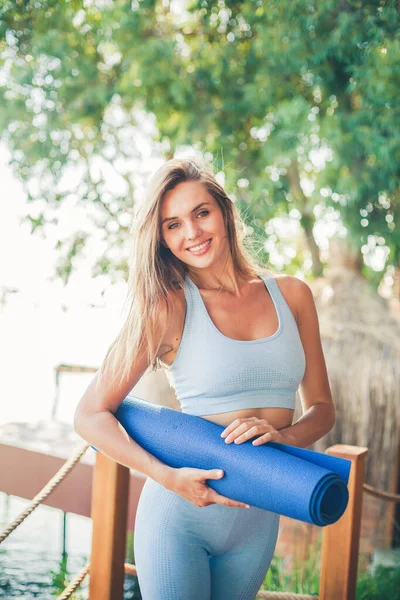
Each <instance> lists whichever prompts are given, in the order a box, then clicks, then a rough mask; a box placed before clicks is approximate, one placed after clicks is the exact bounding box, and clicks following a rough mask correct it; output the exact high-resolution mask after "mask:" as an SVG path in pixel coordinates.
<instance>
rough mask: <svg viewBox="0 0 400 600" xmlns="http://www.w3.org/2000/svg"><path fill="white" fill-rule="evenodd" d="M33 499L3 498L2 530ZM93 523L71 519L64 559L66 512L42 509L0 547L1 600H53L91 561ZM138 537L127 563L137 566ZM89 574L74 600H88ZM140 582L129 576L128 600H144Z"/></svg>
mask: <svg viewBox="0 0 400 600" xmlns="http://www.w3.org/2000/svg"><path fill="white" fill-rule="evenodd" d="M28 504H29V501H28V500H24V499H22V498H17V497H16V496H12V497H7V495H6V494H4V493H1V494H0V517H1V518H0V520H1V528H2V529H4V527H5V526H6V525H7V524H8V523H10V522H11V521H12V520H13V519H14V518H15V517H17V516H18V515H19V514H20V513H21V512H22V511H23V510H24V509H25V508H26V506H27V505H28ZM91 537H92V521H91V519H89V518H87V517H81V516H79V515H74V514H72V513H68V514H67V536H66V551H67V554H66V556H64V557H63V555H62V550H63V513H62V511H60V510H58V509H55V508H52V507H49V506H43V505H41V506H38V508H37V509H36V510H35V511H34V512H33V513H31V514H30V515H29V517H28V518H27V519H26V520H25V521H24V522H23V523H21V525H19V527H18V528H17V529H16V530H15V531H13V532H12V533H11V534H10V536H9V537H8V538H7V539H6V540H5V541H4V542H3V543H2V544H1V546H0V598H4V599H7V600H8V599H11V598H20V599H23V600H33V599H34V598H40V599H41V600H50V599H52V600H54V598H56V597H57V596H58V595H59V594H60V593H61V592H62V591H63V590H64V589H65V587H66V586H67V585H68V584H69V583H70V582H71V581H72V580H73V579H74V578H75V577H76V575H77V574H78V573H79V571H80V570H81V569H82V568H83V567H84V566H85V565H86V564H87V563H88V562H89V558H90V547H91ZM132 549H133V537H132V534H129V536H128V540H127V556H126V561H127V562H130V563H133V562H134V557H133V550H132ZM88 586H89V576H88V575H87V576H86V578H85V579H84V581H83V583H82V584H81V585H80V587H79V588H78V590H77V591H76V592H75V593H74V594H73V596H72V599H73V600H87V598H88ZM140 598H141V595H140V590H139V586H138V583H137V579H136V577H133V576H125V583H124V600H140Z"/></svg>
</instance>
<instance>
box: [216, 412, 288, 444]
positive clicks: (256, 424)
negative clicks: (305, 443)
mask: <svg viewBox="0 0 400 600" xmlns="http://www.w3.org/2000/svg"><path fill="white" fill-rule="evenodd" d="M255 436H260V437H257V439H255V440H254V441H253V442H252V443H253V446H259V445H260V444H265V443H266V442H277V443H278V444H285V443H287V440H286V439H285V436H284V434H283V433H281V432H280V431H278V430H277V429H275V428H274V427H273V426H272V425H271V424H270V423H269V422H268V421H266V420H265V419H258V418H257V417H249V418H242V419H236V420H235V421H233V422H232V423H231V424H230V425H228V427H226V428H225V429H224V431H223V432H222V433H221V437H222V438H225V442H226V443H227V444H230V443H231V442H235V444H241V443H243V442H246V441H247V440H250V439H251V438H253V437H255Z"/></svg>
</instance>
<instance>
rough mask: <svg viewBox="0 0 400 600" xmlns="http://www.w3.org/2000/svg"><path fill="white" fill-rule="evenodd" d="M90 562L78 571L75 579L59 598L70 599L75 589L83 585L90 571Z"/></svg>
mask: <svg viewBox="0 0 400 600" xmlns="http://www.w3.org/2000/svg"><path fill="white" fill-rule="evenodd" d="M89 569H90V564H88V565H86V567H83V569H82V570H81V571H80V573H78V575H77V576H76V577H75V579H74V580H73V581H71V583H70V584H69V585H68V586H67V587H66V588H65V590H64V591H63V592H62V593H61V594H60V595H59V596H57V600H68V598H70V597H71V596H72V594H73V593H74V591H75V590H76V589H77V588H78V587H79V586H80V585H81V583H82V581H83V580H84V579H85V577H86V575H87V574H88V573H89Z"/></svg>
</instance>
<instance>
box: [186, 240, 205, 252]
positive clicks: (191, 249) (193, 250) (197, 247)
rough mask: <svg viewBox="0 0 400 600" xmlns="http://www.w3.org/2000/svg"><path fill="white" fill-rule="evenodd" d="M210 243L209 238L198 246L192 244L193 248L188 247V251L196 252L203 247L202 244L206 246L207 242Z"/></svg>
mask: <svg viewBox="0 0 400 600" xmlns="http://www.w3.org/2000/svg"><path fill="white" fill-rule="evenodd" d="M209 243H210V240H208V241H207V242H204V244H200V246H194V247H193V248H189V251H190V252H197V251H198V250H201V249H202V248H204V246H207V244H209Z"/></svg>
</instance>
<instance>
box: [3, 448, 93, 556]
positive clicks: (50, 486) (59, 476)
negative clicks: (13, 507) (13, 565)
mask: <svg viewBox="0 0 400 600" xmlns="http://www.w3.org/2000/svg"><path fill="white" fill-rule="evenodd" d="M89 446H90V444H84V445H83V446H81V447H80V448H79V449H78V450H77V451H76V452H75V454H73V455H72V456H71V458H69V459H68V460H67V462H66V463H65V464H64V465H63V466H62V467H61V469H60V470H59V471H57V473H56V474H55V475H54V477H52V478H51V479H50V481H49V482H48V483H47V484H46V485H45V486H44V488H43V489H42V490H41V491H40V492H39V493H38V494H36V496H35V497H34V498H33V500H32V502H31V503H30V504H29V506H27V508H26V509H25V510H24V511H23V512H22V513H21V514H20V515H19V516H18V517H17V518H16V519H14V521H13V522H12V523H11V524H10V525H9V526H8V527H7V528H6V529H5V530H4V531H3V532H2V533H1V535H0V544H1V543H2V542H4V540H5V539H6V538H7V537H8V536H9V535H10V533H12V532H13V531H14V529H16V528H17V527H18V526H19V525H21V523H22V522H23V521H25V519H26V518H27V517H28V516H29V515H30V514H31V513H32V512H33V511H34V510H35V508H37V507H38V506H39V504H41V503H42V502H43V500H45V499H46V498H47V496H49V495H50V494H51V492H52V491H53V490H54V489H55V488H56V487H57V486H58V485H59V484H60V483H61V482H62V480H63V479H64V477H66V476H67V475H68V473H69V472H70V471H72V469H73V468H74V466H75V465H76V463H77V462H79V460H80V459H81V458H82V456H83V455H84V454H85V452H86V450H87V449H88V448H89Z"/></svg>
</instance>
